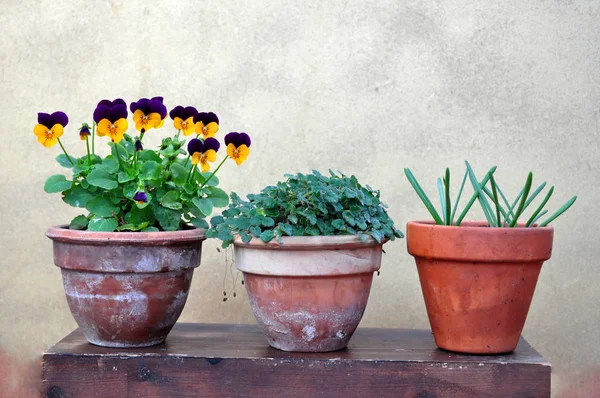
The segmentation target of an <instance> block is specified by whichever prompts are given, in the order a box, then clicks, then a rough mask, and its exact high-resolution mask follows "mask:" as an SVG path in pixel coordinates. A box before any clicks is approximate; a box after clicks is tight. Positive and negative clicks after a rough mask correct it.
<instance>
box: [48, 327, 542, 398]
mask: <svg viewBox="0 0 600 398" xmlns="http://www.w3.org/2000/svg"><path fill="white" fill-rule="evenodd" d="M550 371H551V367H550V363H548V362H547V361H546V360H545V359H544V358H543V357H542V356H540V354H538V353H537V352H536V351H535V350H534V349H533V348H532V347H531V346H530V345H529V344H528V343H527V342H526V341H525V340H523V339H521V341H520V343H519V346H518V347H517V349H516V350H515V352H514V353H512V354H509V355H502V356H476V355H459V354H454V353H450V352H446V351H442V350H440V349H438V348H437V347H436V346H435V343H434V341H433V337H432V335H431V332H430V331H429V330H407V329H371V328H359V329H358V330H357V331H356V333H355V334H354V337H353V338H352V340H350V345H349V347H348V348H347V349H346V350H343V351H337V352H331V353H323V354H308V353H288V352H283V351H279V350H276V349H273V348H270V347H269V346H268V345H267V343H266V340H265V339H264V337H263V335H262V332H261V331H260V329H259V328H258V326H255V325H222V324H189V323H178V324H177V325H176V326H175V328H174V329H173V330H172V332H171V334H170V335H169V337H168V338H167V342H166V343H165V344H161V345H159V346H155V347H150V348H139V349H121V348H102V347H97V346H93V345H91V344H88V343H87V342H86V340H85V338H84V337H83V335H82V333H81V332H80V331H79V330H75V331H74V332H73V333H71V334H70V335H68V336H67V337H65V338H64V339H63V340H62V341H60V342H59V343H58V344H56V345H55V346H54V347H52V348H50V349H49V350H48V351H47V352H46V353H45V354H44V357H43V380H44V389H45V392H46V396H48V397H103V398H108V397H127V396H132V397H314V396H324V397H363V398H364V397H453V398H458V397H479V396H481V397H549V396H550Z"/></svg>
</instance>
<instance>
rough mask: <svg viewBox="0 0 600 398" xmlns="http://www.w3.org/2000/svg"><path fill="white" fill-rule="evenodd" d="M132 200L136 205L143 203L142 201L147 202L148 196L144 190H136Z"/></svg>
mask: <svg viewBox="0 0 600 398" xmlns="http://www.w3.org/2000/svg"><path fill="white" fill-rule="evenodd" d="M133 200H135V201H136V202H137V204H138V205H143V204H144V203H146V202H148V196H147V195H146V193H145V192H140V191H138V192H136V193H135V195H133Z"/></svg>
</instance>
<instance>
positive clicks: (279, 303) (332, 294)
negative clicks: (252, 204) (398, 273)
mask: <svg viewBox="0 0 600 398" xmlns="http://www.w3.org/2000/svg"><path fill="white" fill-rule="evenodd" d="M234 246H235V263H236V266H237V268H238V269H239V270H240V271H242V272H243V274H244V282H245V286H246V291H247V292H248V298H249V301H250V305H251V307H252V311H253V312H254V316H255V317H256V321H257V322H258V324H259V325H260V326H261V327H262V329H263V331H264V334H265V336H266V338H267V341H268V342H269V344H270V345H271V346H272V347H274V348H277V349H280V350H283V351H298V352H328V351H336V350H341V349H343V348H345V347H346V346H347V345H348V341H349V340H350V338H351V337H352V334H353V333H354V331H355V330H356V327H357V326H358V324H359V322H360V320H361V318H362V316H363V313H364V311H365V308H366V306H367V300H368V298H369V293H370V291H371V283H372V281H373V273H374V272H375V271H377V270H378V269H379V268H380V265H381V253H382V245H381V244H379V243H377V241H375V240H374V239H372V238H370V239H369V240H368V241H367V242H366V243H364V242H362V241H361V240H360V238H359V237H358V236H315V237H303V236H293V237H284V238H283V243H282V244H280V243H277V242H275V241H272V242H269V243H264V242H262V241H260V240H259V239H252V240H251V241H250V242H249V243H243V242H242V241H241V239H239V238H237V239H236V240H235V241H234Z"/></svg>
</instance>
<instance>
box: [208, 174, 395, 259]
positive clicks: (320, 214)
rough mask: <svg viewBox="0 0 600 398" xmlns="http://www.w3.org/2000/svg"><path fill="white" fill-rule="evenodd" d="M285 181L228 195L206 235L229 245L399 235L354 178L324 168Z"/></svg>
mask: <svg viewBox="0 0 600 398" xmlns="http://www.w3.org/2000/svg"><path fill="white" fill-rule="evenodd" d="M285 177H286V180H285V181H282V182H278V183H277V185H273V186H268V187H266V188H264V189H263V190H262V191H261V192H260V193H258V194H251V195H248V196H247V198H248V200H243V199H241V198H240V197H239V196H238V195H237V194H235V193H232V194H231V203H230V205H229V208H227V209H226V210H224V211H223V213H222V215H221V216H217V217H213V218H212V220H211V225H212V227H211V229H209V230H208V232H207V236H208V237H213V238H218V239H220V240H222V241H223V247H227V246H229V245H230V244H231V243H232V242H233V240H234V238H235V236H238V235H239V236H240V238H241V239H242V241H244V242H246V243H247V242H250V240H251V239H252V238H253V237H254V238H260V239H261V240H262V241H263V242H270V241H271V240H273V239H277V240H278V241H279V242H280V243H282V242H283V240H282V239H281V238H282V237H284V236H323V235H358V236H359V237H360V238H361V239H362V240H363V241H366V240H367V239H368V238H369V237H373V238H374V239H375V240H376V241H377V242H380V243H381V242H383V241H384V240H386V239H390V240H394V239H395V238H402V237H403V235H402V233H401V232H400V231H399V230H397V229H396V228H395V227H394V222H393V221H392V219H391V218H390V217H389V216H388V214H387V211H386V208H387V206H386V205H385V204H384V203H382V202H381V200H380V194H379V191H375V190H373V189H371V188H370V187H369V186H368V185H367V186H363V185H361V184H359V182H358V180H357V179H356V177H355V176H351V177H347V176H345V175H344V174H341V173H339V174H337V173H334V172H332V171H331V170H330V176H329V177H327V176H324V175H322V174H321V173H319V172H318V171H316V170H313V172H312V174H301V173H298V174H295V175H292V174H286V175H285Z"/></svg>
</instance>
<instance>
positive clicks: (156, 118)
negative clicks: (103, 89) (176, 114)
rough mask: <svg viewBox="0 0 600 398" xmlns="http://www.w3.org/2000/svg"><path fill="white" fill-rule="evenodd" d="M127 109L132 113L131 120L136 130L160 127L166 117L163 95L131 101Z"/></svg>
mask: <svg viewBox="0 0 600 398" xmlns="http://www.w3.org/2000/svg"><path fill="white" fill-rule="evenodd" d="M129 109H130V110H131V112H132V113H133V121H134V122H135V128H136V129H137V130H138V131H142V129H143V130H144V132H146V131H148V130H149V129H151V128H160V127H162V126H163V124H164V119H165V118H166V117H167V107H166V106H165V105H164V104H163V97H153V98H150V99H148V98H140V99H139V100H138V101H137V102H132V103H131V104H130V105H129Z"/></svg>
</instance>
